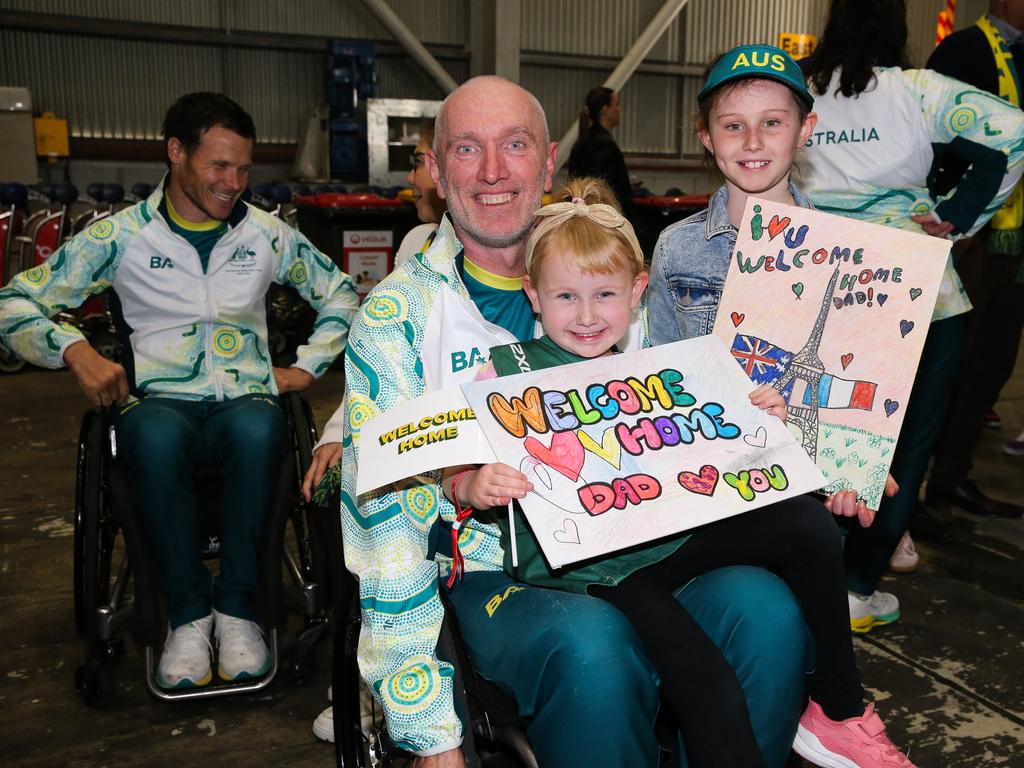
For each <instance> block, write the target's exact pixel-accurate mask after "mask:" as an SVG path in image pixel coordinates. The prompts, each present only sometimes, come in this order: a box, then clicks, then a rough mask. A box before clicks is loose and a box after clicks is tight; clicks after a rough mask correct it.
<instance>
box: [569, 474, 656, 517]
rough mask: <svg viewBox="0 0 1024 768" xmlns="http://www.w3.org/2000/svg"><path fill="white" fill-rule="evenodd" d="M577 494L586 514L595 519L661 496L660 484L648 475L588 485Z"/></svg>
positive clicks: (631, 476)
mask: <svg viewBox="0 0 1024 768" xmlns="http://www.w3.org/2000/svg"><path fill="white" fill-rule="evenodd" d="M577 493H578V494H579V497H580V503H581V504H582V505H583V508H584V509H585V510H586V511H587V514H589V515H591V516H593V517H596V516H597V515H603V514H604V513H605V512H607V511H608V510H609V509H625V508H626V506H627V505H629V504H633V505H634V506H635V505H638V504H640V503H641V502H644V501H650V500H651V499H656V498H658V497H659V496H661V483H659V482H658V481H657V480H655V479H654V478H653V477H651V476H650V475H644V474H637V475H630V476H629V477H624V478H616V479H615V480H612V481H611V482H610V483H588V484H587V485H584V486H583V487H582V488H580V489H579V490H578V491H577Z"/></svg>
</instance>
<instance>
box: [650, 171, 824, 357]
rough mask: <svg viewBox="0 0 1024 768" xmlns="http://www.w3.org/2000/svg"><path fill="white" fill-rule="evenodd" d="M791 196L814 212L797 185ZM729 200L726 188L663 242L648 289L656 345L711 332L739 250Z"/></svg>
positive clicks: (660, 240)
mask: <svg viewBox="0 0 1024 768" xmlns="http://www.w3.org/2000/svg"><path fill="white" fill-rule="evenodd" d="M789 193H790V194H791V195H792V196H793V199H794V200H795V201H796V204H797V205H799V206H800V207H802V208H813V207H814V206H813V205H811V201H810V200H808V199H807V196H806V195H804V194H803V193H802V192H801V191H800V190H799V189H797V188H796V187H795V186H793V184H790V185H789ZM728 201H729V190H728V188H727V187H726V186H725V185H724V184H723V185H722V187H721V188H720V189H719V190H718V191H717V192H715V194H714V195H712V197H711V200H710V201H709V202H708V207H707V208H706V209H705V210H703V211H701V212H700V213H695V214H694V215H693V216H691V217H690V218H688V219H683V220H682V221H678V222H676V223H675V224H673V225H672V226H670V227H668V228H667V229H665V231H664V232H662V233H661V236H660V237H659V238H658V244H657V245H656V246H654V260H653V261H652V263H651V284H650V287H649V288H648V289H647V321H648V331H647V332H648V334H649V336H650V339H651V343H652V344H668V343H669V342H672V341H680V340H681V339H692V338H694V337H696V336H706V335H707V334H709V333H711V329H712V328H713V327H714V325H715V314H716V313H717V312H718V302H719V301H720V300H721V298H722V288H723V287H724V286H725V276H726V274H727V273H728V272H729V260H730V259H731V258H732V252H733V249H734V248H735V247H736V228H735V227H734V226H733V225H732V224H730V223H729V213H728V211H726V203H727V202H728Z"/></svg>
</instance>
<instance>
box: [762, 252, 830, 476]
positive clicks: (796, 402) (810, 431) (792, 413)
mask: <svg viewBox="0 0 1024 768" xmlns="http://www.w3.org/2000/svg"><path fill="white" fill-rule="evenodd" d="M838 280H839V268H838V267H837V268H836V271H835V272H833V273H832V279H831V280H829V282H828V288H826V289H825V297H824V298H823V299H822V300H821V309H820V310H819V311H818V319H817V320H815V321H814V328H813V329H811V335H810V336H809V337H808V338H807V341H806V342H805V343H804V346H803V349H801V350H800V351H799V352H797V353H796V355H795V356H794V357H793V362H792V363H790V365H789V368H788V369H787V371H786V373H785V374H784V375H783V376H782V378H780V379H779V380H778V381H777V382H776V383H775V385H774V386H775V388H776V389H778V390H779V391H780V392H785V391H786V387H787V386H789V385H790V384H795V382H797V381H802V382H804V383H805V385H806V387H807V389H806V390H805V391H807V392H809V393H810V404H809V405H808V404H805V403H804V396H803V393H799V394H798V393H797V392H796V388H795V387H794V391H793V392H792V393H791V394H790V397H789V403H787V404H786V413H787V414H788V416H789V423H790V424H792V425H794V426H795V427H797V428H798V429H799V430H800V445H801V446H802V447H803V449H804V450H805V451H807V455H808V456H810V457H811V461H814V460H816V459H817V457H818V395H819V392H820V388H819V385H820V383H821V374H823V373H824V372H825V366H824V365H822V362H821V358H819V357H818V347H820V346H821V335H822V332H823V331H824V330H825V320H826V319H827V318H828V310H829V305H830V304H831V303H832V294H833V293H834V292H835V289H836V282H837V281H838Z"/></svg>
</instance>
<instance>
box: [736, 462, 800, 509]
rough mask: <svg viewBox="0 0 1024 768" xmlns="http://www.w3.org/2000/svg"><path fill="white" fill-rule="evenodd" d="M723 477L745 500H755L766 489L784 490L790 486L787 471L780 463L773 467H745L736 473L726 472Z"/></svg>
mask: <svg viewBox="0 0 1024 768" xmlns="http://www.w3.org/2000/svg"><path fill="white" fill-rule="evenodd" d="M722 479H723V480H725V482H726V484H727V485H729V486H731V487H732V488H735V489H736V492H737V493H738V494H739V495H740V498H741V499H743V500H744V501H753V500H754V499H755V498H757V494H759V493H764V492H765V491H770V490H773V489H774V490H776V491H784V490H786V488H788V487H789V480H788V479H787V477H786V471H785V470H784V469H783V468H782V467H780V466H779V465H778V464H772V466H771V469H764V468H762V469H744V470H741V471H739V472H737V473H735V474H734V473H732V472H726V473H725V474H723V475H722Z"/></svg>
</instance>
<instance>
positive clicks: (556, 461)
mask: <svg viewBox="0 0 1024 768" xmlns="http://www.w3.org/2000/svg"><path fill="white" fill-rule="evenodd" d="M523 447H524V448H525V449H526V452H527V453H528V454H530V455H531V456H533V458H535V459H537V461H539V462H541V463H542V464H547V465H548V466H549V467H551V468H552V469H553V470H555V471H556V472H561V473H562V474H563V475H565V476H566V477H568V478H569V479H570V480H572V481H573V482H576V481H577V480H579V478H580V470H581V469H583V460H584V458H585V457H584V455H583V446H582V445H580V439H579V438H578V437H576V433H575V432H556V433H555V434H554V435H552V437H551V447H550V448H549V447H548V446H546V445H544V444H543V443H542V442H540V441H539V440H538V439H537V438H535V437H533V436H532V435H531V436H530V437H528V438H526V440H524V441H523Z"/></svg>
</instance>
